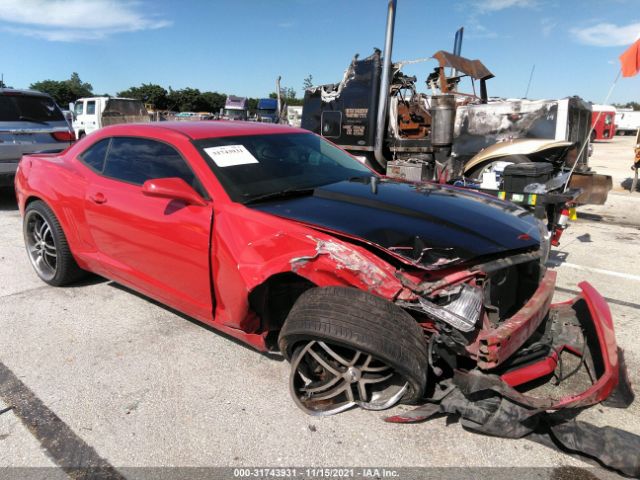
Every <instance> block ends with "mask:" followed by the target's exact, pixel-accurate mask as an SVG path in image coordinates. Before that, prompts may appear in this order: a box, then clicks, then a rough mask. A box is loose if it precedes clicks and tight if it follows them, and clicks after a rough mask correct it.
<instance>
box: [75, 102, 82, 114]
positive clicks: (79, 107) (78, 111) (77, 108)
mask: <svg viewBox="0 0 640 480" xmlns="http://www.w3.org/2000/svg"><path fill="white" fill-rule="evenodd" d="M83 111H84V102H77V103H76V105H75V109H74V112H75V114H76V115H82V112H83Z"/></svg>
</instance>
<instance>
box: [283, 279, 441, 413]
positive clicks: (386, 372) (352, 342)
mask: <svg viewBox="0 0 640 480" xmlns="http://www.w3.org/2000/svg"><path fill="white" fill-rule="evenodd" d="M279 346H280V349H281V350H282V352H283V353H284V354H285V356H286V357H287V358H288V359H289V360H290V362H291V374H290V379H289V387H290V391H291V395H292V396H293V399H294V401H295V403H296V404H297V405H298V407H300V408H301V409H302V410H303V411H305V412H306V413H308V414H310V415H332V414H335V413H339V412H342V411H344V410H347V409H349V408H351V407H354V406H360V407H362V408H366V409H370V410H382V409H385V408H389V407H392V406H393V405H395V404H396V403H398V402H400V401H402V402H403V403H411V402H415V401H417V400H419V399H420V398H422V396H423V394H424V390H425V386H426V382H427V369H428V361H427V346H426V341H425V338H424V333H423V331H422V328H421V327H420V326H419V325H418V324H417V323H416V321H415V320H414V319H413V318H412V317H411V315H409V314H408V313H407V312H405V311H404V310H402V309H401V308H399V307H398V306H396V305H394V304H392V303H391V302H389V301H387V300H384V299H382V298H379V297H377V296H375V295H372V294H370V293H368V292H364V291H361V290H357V289H353V288H343V287H325V288H312V289H310V290H307V291H306V292H305V293H303V294H302V295H301V296H300V298H299V299H298V301H297V302H296V304H295V305H294V306H293V308H292V309H291V312H290V313H289V315H288V317H287V320H286V321H285V324H284V325H283V327H282V330H281V332H280V337H279Z"/></svg>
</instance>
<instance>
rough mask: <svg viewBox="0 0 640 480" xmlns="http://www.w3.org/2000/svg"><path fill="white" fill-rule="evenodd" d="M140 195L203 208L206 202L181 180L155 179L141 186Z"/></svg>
mask: <svg viewBox="0 0 640 480" xmlns="http://www.w3.org/2000/svg"><path fill="white" fill-rule="evenodd" d="M142 194H143V195H147V196H148V197H160V198H169V199H172V200H182V201H183V202H185V203H187V204H189V205H198V206H204V205H206V204H207V202H205V201H204V199H203V198H202V197H201V196H200V195H198V192H196V191H195V190H194V189H193V188H192V187H191V186H189V184H188V183H187V182H185V181H184V180H182V179H181V178H175V177H172V178H155V179H153V180H147V181H146V182H144V184H143V185H142Z"/></svg>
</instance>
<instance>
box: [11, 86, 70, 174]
mask: <svg viewBox="0 0 640 480" xmlns="http://www.w3.org/2000/svg"><path fill="white" fill-rule="evenodd" d="M74 140H75V135H74V133H73V130H72V129H71V128H70V127H69V124H68V123H67V121H66V120H65V118H64V116H63V115H62V112H61V111H60V108H58V105H56V103H55V102H54V101H53V99H52V98H51V97H50V96H49V95H47V94H45V93H41V92H36V91H34V90H14V89H11V88H0V187H7V186H11V185H13V178H14V176H15V174H16V169H17V168H18V162H19V161H20V158H21V157H22V155H23V154H25V153H35V152H41V151H46V152H59V151H61V150H64V149H65V148H67V147H68V146H69V145H70V144H71V143H72V142H73V141H74Z"/></svg>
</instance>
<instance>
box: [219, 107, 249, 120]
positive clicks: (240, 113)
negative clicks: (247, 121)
mask: <svg viewBox="0 0 640 480" xmlns="http://www.w3.org/2000/svg"><path fill="white" fill-rule="evenodd" d="M224 114H225V115H226V116H227V117H229V118H242V117H244V115H245V111H244V110H236V109H229V108H225V109H224Z"/></svg>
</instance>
